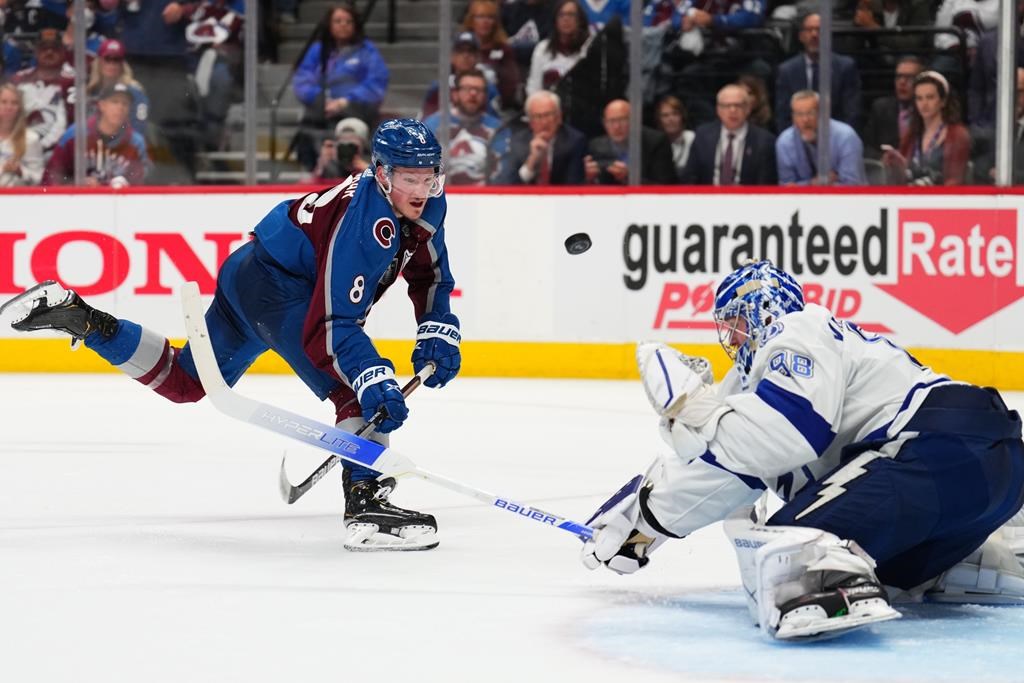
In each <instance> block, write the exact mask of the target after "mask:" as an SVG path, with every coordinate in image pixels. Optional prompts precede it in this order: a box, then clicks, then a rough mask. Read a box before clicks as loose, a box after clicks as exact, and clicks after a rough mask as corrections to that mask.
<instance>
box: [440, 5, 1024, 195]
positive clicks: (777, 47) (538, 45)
mask: <svg viewBox="0 0 1024 683" xmlns="http://www.w3.org/2000/svg"><path fill="white" fill-rule="evenodd" d="M1020 9H1024V7H1022V8H1020ZM643 16H644V27H645V28H644V35H643V43H644V44H643V52H644V59H645V62H644V66H643V74H644V79H645V82H644V84H643V88H642V92H643V93H644V95H643V102H642V103H640V104H641V106H640V107H639V108H637V107H636V106H631V103H630V102H628V101H627V100H626V94H627V93H626V88H625V87H624V85H623V84H624V83H625V80H623V79H619V80H618V81H615V80H614V77H609V78H607V79H606V81H599V80H595V76H594V73H595V72H597V71H600V70H603V71H602V73H605V72H607V71H609V70H611V71H614V70H619V71H620V72H621V71H625V70H626V69H627V65H626V64H624V63H622V61H621V60H620V59H618V56H619V55H622V54H625V52H624V51H622V50H619V51H618V52H616V51H615V48H614V46H612V47H609V44H610V43H611V42H613V41H615V40H616V39H618V40H622V39H623V36H624V34H623V32H622V31H621V27H620V29H619V31H618V32H615V31H614V30H613V27H614V25H615V24H616V23H619V22H626V23H628V21H629V3H628V2H627V1H622V2H616V1H613V0H604V1H601V2H598V1H596V0H552V1H546V0H505V2H501V3H499V2H498V1H497V0H473V2H471V3H469V5H468V6H467V8H466V13H465V15H464V17H463V21H462V24H461V28H462V29H465V30H467V31H470V32H471V33H469V34H465V35H460V36H458V37H456V39H455V42H454V44H453V57H452V81H451V84H452V102H451V112H452V115H451V129H450V131H449V139H450V140H451V145H450V148H449V158H450V161H449V165H450V168H452V169H455V168H458V169H459V171H458V172H457V173H453V174H451V175H450V176H449V182H450V183H453V184H476V185H480V184H531V185H547V184H552V185H556V184H605V185H614V184H623V183H625V182H626V181H627V178H628V177H629V166H630V159H629V145H628V130H629V117H630V112H633V113H634V115H635V114H636V113H639V114H640V115H641V116H642V121H643V124H644V125H643V127H642V132H641V141H640V142H641V145H640V147H641V163H640V169H639V177H640V182H642V183H644V184H676V183H682V184H705V185H733V184H738V185H764V184H780V185H809V184H829V185H864V184H869V183H872V184H879V185H882V184H911V185H960V184H967V183H985V182H991V180H992V177H993V171H992V167H993V165H994V149H993V145H994V134H993V130H994V123H995V71H996V61H997V56H996V50H995V46H996V41H995V36H996V30H995V29H996V23H997V20H998V2H996V1H994V0H981V1H979V2H975V1H974V0H970V1H967V0H940V1H934V2H932V1H930V0H854V1H853V2H849V3H843V2H840V3H834V21H833V28H834V29H839V30H838V31H836V32H834V34H833V41H832V42H833V51H832V55H831V64H830V67H831V69H830V70H831V79H830V82H831V92H830V98H829V99H830V105H831V120H830V121H829V122H828V141H829V142H828V154H827V155H826V158H827V159H828V165H829V167H828V168H827V169H819V168H818V165H819V163H820V159H819V152H818V127H819V110H820V106H821V96H820V94H819V92H820V87H819V78H820V76H819V65H820V45H821V17H820V15H819V14H818V13H817V11H816V6H815V5H814V4H811V3H809V2H798V3H796V4H792V3H771V4H769V3H768V2H767V1H766V0H647V1H646V2H645V3H644V15H643ZM495 17H497V18H498V22H501V23H498V22H496V20H495ZM545 24H546V26H545ZM893 29H899V30H893ZM943 29H945V30H943ZM467 36H468V37H469V38H473V37H475V38H476V40H475V41H472V40H469V39H468V38H467ZM625 40H628V31H626V32H625ZM531 43H532V48H531ZM844 50H849V51H850V52H851V54H844ZM1018 52H1021V50H1018ZM456 53H458V57H456V56H455V55H456ZM512 54H514V55H516V57H517V59H518V62H519V67H520V71H519V73H521V74H523V75H524V76H523V77H522V78H521V79H520V81H519V83H518V84H517V88H518V95H516V94H513V93H516V92H517V88H514V87H513V86H512V85H511V83H510V80H511V79H514V78H516V71H515V69H512V68H509V67H508V66H507V64H508V61H509V57H510V55H512ZM652 54H654V55H656V58H655V59H654V61H653V62H652V60H651V57H650V56H651V55H652ZM609 55H612V57H609ZM474 61H475V63H474ZM1017 63H1018V65H1019V66H1022V67H1024V60H1022V59H1021V58H1020V55H1018V56H1017ZM652 64H653V65H652ZM499 70H500V72H501V75H500V76H499V74H498V72H499ZM470 71H472V72H473V76H472V77H471V78H470V79H469V80H468V81H467V82H468V83H470V84H471V85H470V86H468V90H464V89H463V88H462V86H461V83H462V81H461V79H460V74H462V73H469V72H470ZM1021 74H1022V79H1024V70H1022V71H1021ZM481 81H486V83H487V87H488V88H491V89H492V92H491V93H489V94H488V95H487V99H488V102H489V105H488V106H487V107H480V106H476V104H478V103H479V99H480V98H479V96H477V97H474V96H473V92H475V91H476V90H477V89H478V88H479V84H480V83H481ZM605 82H614V83H616V84H617V85H618V87H615V86H610V87H607V88H604V89H603V90H601V86H602V85H603V84H604V83H605ZM578 83H586V84H587V85H588V86H591V88H590V89H591V90H593V89H594V88H593V87H592V86H593V85H594V84H595V83H597V84H598V88H597V89H598V90H599V91H600V95H599V98H598V99H587V100H586V101H583V102H581V101H580V96H579V95H580V91H581V88H580V87H578ZM495 88H496V90H494V89H495ZM497 92H500V96H497V95H496V93H497ZM538 96H539V97H538ZM429 97H432V99H429ZM429 97H428V100H425V102H424V107H423V113H424V115H428V114H429V117H428V118H427V119H426V120H427V121H428V122H429V124H430V125H431V127H432V128H435V129H436V127H437V125H438V115H437V114H436V113H435V111H434V110H435V109H436V107H437V96H436V88H433V89H432V90H431V93H430V95H429ZM524 97H525V100H524V99H522V98H524ZM520 101H522V102H523V106H522V108H519V106H517V105H518V103H519V102H520ZM1018 101H1020V102H1021V103H1024V97H1018ZM467 103H468V104H469V105H470V106H467ZM963 103H966V104H967V109H966V111H964V107H963V106H962V104H963ZM638 109H639V112H638V111H637V110H638ZM595 112H601V116H600V118H599V119H597V116H596V114H595ZM1014 116H1015V118H1017V119H1018V125H1017V127H1016V130H1017V135H1016V137H1015V141H1016V145H1015V146H1016V147H1024V104H1019V105H1018V107H1017V110H1016V111H1015V112H1014ZM595 121H597V125H596V126H595V125H594V122H595ZM1017 166H1018V167H1019V168H1021V169H1024V160H1021V161H1020V162H1017ZM468 168H472V169H474V170H473V172H471V173H466V172H464V169H468ZM481 169H487V170H486V172H485V173H481V172H480V170H481ZM1015 180H1016V181H1018V182H1021V181H1024V174H1021V173H1015Z"/></svg>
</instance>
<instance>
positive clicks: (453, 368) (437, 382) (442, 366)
mask: <svg viewBox="0 0 1024 683" xmlns="http://www.w3.org/2000/svg"><path fill="white" fill-rule="evenodd" d="M461 341H462V335H461V333H460V332H459V319H458V318H457V317H455V314H454V313H428V314H427V315H425V316H424V317H423V319H422V320H421V321H420V325H419V328H417V330H416V348H415V349H413V352H412V367H413V370H415V371H416V372H417V373H419V371H420V370H422V369H423V368H424V366H426V364H427V363H430V362H433V363H434V365H435V366H436V368H435V370H434V374H433V375H431V376H430V377H429V378H427V381H426V382H424V384H426V385H427V386H428V387H431V388H432V389H433V388H438V387H443V386H444V385H445V384H447V383H448V382H450V381H451V380H452V379H453V378H454V377H455V375H457V374H458V373H459V368H460V367H461V365H462V353H461V352H460V351H459V343H460V342H461Z"/></svg>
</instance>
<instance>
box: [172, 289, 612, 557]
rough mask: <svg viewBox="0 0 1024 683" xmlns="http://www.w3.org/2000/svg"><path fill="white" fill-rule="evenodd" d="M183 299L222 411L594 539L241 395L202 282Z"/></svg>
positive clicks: (204, 372) (206, 379)
mask: <svg viewBox="0 0 1024 683" xmlns="http://www.w3.org/2000/svg"><path fill="white" fill-rule="evenodd" d="M181 304H182V309H183V310H184V313H185V330H186V333H187V334H188V340H189V344H190V345H191V347H192V357H193V359H194V360H195V364H196V370H197V371H198V372H199V379H200V381H201V382H202V384H203V388H204V389H205V390H206V395H207V396H208V397H209V399H210V402H211V403H213V405H214V407H215V408H216V409H217V410H219V411H221V412H222V413H225V414H226V415H229V416H230V417H233V418H235V419H236V420H241V421H242V422H248V423H249V424H252V425H256V426H258V427H263V428H264V429H268V430H270V431H272V432H276V433H277V434H280V435H282V436H287V437H288V438H291V439H296V440H298V441H302V442H304V443H306V444H309V445H311V446H315V447H316V448H321V449H323V450H326V451H330V452H331V453H334V454H335V455H337V456H338V457H340V458H342V459H343V460H348V461H349V462H354V463H358V464H360V465H363V466H365V467H369V468H370V469H373V470H376V471H378V472H381V473H383V474H388V475H392V476H401V475H403V474H411V475H414V476H417V477H420V478H421V479H425V480H426V481H429V482H433V483H434V484H437V485H438V486H443V487H444V488H446V489H448V490H450V491H455V492H456V493H461V494H463V495H466V496H469V497H471V498H475V499H476V500H478V501H480V502H481V503H484V504H485V505H490V506H491V507H496V508H499V509H501V510H505V511H507V512H511V513H512V514H514V515H517V516H519V517H523V518H525V519H530V520H533V521H535V522H540V523H541V524H547V525H549V526H553V527H555V528H557V529H562V530H563V531H568V532H569V533H571V534H572V535H574V536H576V537H577V538H579V539H580V540H583V541H588V540H590V539H591V538H593V535H594V530H593V529H591V528H590V527H588V526H586V525H585V524H580V523H579V522H574V521H572V520H571V519H566V518H565V517H561V516H559V515H555V514H552V513H550V512H545V511H544V510H540V509H538V508H535V507H531V506H529V505H524V504H522V503H517V502H515V501H513V500H511V499H509V498H502V497H499V496H495V495H494V494H491V493H487V492H486V491H482V490H480V489H477V488H473V487H472V486H467V485H466V484H462V483H460V482H457V481H455V480H454V479H449V478H448V477H444V476H442V475H440V474H434V473H433V472H430V471H428V470H425V469H422V468H420V467H417V466H416V464H415V463H413V462H412V461H411V460H410V459H409V458H407V457H406V456H404V455H402V454H401V453H399V452H397V451H395V450H393V449H391V448H386V447H384V446H382V445H380V444H379V443H374V442H373V441H367V440H366V439H363V438H360V437H358V436H356V435H354V434H349V433H348V432H346V431H343V430H341V429H338V428H337V427H331V426H329V425H326V424H323V423H321V422H317V421H315V420H310V419H309V418H306V417H303V416H301V415H297V414H296V413H292V412H289V411H287V410H284V409H282V408H277V407H275V406H272V405H270V404H267V403H261V402H260V401H257V400H255V399H251V398H248V397H246V396H243V395H241V394H239V393H238V392H236V391H234V390H232V389H231V388H230V387H229V386H228V385H227V383H226V382H225V381H224V376H223V375H222V374H221V372H220V366H219V365H218V363H217V357H216V355H215V354H214V350H213V345H212V344H211V342H210V333H209V331H208V330H207V329H206V319H205V318H204V316H203V305H202V300H201V299H200V298H199V285H197V284H196V283H194V282H186V283H185V284H184V285H183V286H182V288H181Z"/></svg>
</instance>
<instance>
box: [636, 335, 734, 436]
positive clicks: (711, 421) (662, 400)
mask: <svg viewBox="0 0 1024 683" xmlns="http://www.w3.org/2000/svg"><path fill="white" fill-rule="evenodd" d="M636 361H637V366H638V367H639V369H640V379H641V381H643V385H644V391H645V392H646V393H647V398H648V400H649V401H650V402H651V406H652V407H653V408H654V410H655V411H656V412H657V413H658V415H660V416H661V417H662V418H663V419H664V418H667V419H668V420H678V421H679V422H681V423H683V424H685V425H686V426H687V427H690V428H691V429H695V430H702V429H704V428H705V426H708V425H710V427H711V429H714V426H715V425H717V423H718V420H719V419H720V418H721V416H722V415H724V414H725V413H727V412H729V408H728V407H727V406H726V405H725V404H724V403H723V402H722V401H721V400H719V398H718V397H717V396H716V392H715V390H714V389H713V388H712V387H711V386H710V383H711V380H712V376H711V365H710V363H708V361H707V360H706V359H704V358H698V357H694V356H686V355H684V354H682V353H679V352H678V351H676V350H675V349H673V348H672V347H670V346H668V345H666V344H662V343H660V342H642V343H640V344H637V347H636Z"/></svg>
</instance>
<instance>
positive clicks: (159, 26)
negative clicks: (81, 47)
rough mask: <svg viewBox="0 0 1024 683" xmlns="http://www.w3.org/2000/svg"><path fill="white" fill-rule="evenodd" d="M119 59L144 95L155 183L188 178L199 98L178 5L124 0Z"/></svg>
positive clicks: (192, 166) (164, 0)
mask: <svg viewBox="0 0 1024 683" xmlns="http://www.w3.org/2000/svg"><path fill="white" fill-rule="evenodd" d="M120 12H121V33H120V35H119V36H118V37H117V38H118V40H120V41H121V43H123V44H124V49H125V58H126V60H127V61H128V62H130V63H131V65H132V72H133V75H134V76H135V79H136V80H137V81H138V82H139V83H141V84H142V86H143V87H144V88H145V89H146V95H147V96H148V97H149V116H148V118H147V135H149V137H150V139H152V140H154V144H155V145H156V146H158V147H161V148H164V149H165V150H166V151H167V152H170V154H162V155H161V163H160V166H159V173H157V174H156V177H155V178H154V179H155V180H156V181H157V182H170V183H190V182H192V179H193V178H194V177H195V171H196V152H197V150H198V146H199V137H200V136H199V133H200V131H199V125H198V121H199V117H198V111H199V100H198V96H197V93H196V91H195V86H194V85H193V84H192V82H191V81H190V79H189V64H188V57H187V54H186V53H187V49H188V43H187V41H186V40H185V24H184V22H183V21H182V18H183V16H184V10H183V6H182V5H181V4H180V3H178V2H175V1H174V0H124V2H123V4H122V5H121V10H120Z"/></svg>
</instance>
